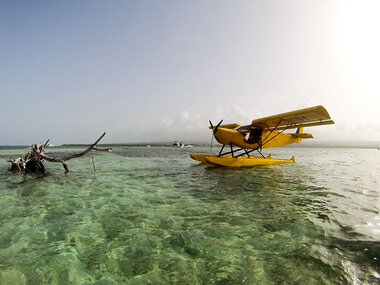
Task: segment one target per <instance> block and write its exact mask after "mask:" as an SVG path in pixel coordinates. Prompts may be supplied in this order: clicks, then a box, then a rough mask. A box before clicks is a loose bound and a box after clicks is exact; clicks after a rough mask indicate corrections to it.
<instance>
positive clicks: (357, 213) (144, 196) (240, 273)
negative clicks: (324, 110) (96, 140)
mask: <svg viewBox="0 0 380 285" xmlns="http://www.w3.org/2000/svg"><path fill="white" fill-rule="evenodd" d="M79 150H80V149H75V148H55V149H51V150H49V151H50V152H53V153H58V154H63V153H71V152H74V151H79ZM207 151H208V149H207V148H193V149H186V148H182V149H181V148H168V147H166V148H165V147H151V148H146V147H121V146H120V147H116V148H114V151H113V152H112V153H100V152H96V153H93V156H94V162H95V166H96V171H94V169H93V164H92V159H91V155H89V156H86V157H83V158H79V159H74V160H71V161H69V162H68V165H69V167H70V169H71V172H70V173H67V174H65V173H64V170H63V167H62V166H61V165H60V164H57V163H49V162H46V163H45V166H46V167H47V169H48V173H47V174H46V175H34V174H28V175H24V174H20V173H12V172H10V171H9V168H10V163H8V162H6V159H7V158H8V156H15V155H16V154H21V153H24V150H12V149H2V150H0V226H1V231H0V284H11V285H12V284H88V285H89V284H129V285H131V284H379V283H380V260H379V259H380V242H379V241H380V203H379V202H380V151H377V150H360V149H311V148H310V149H308V148H285V149H284V148H281V149H273V150H272V156H273V157H278V158H290V157H291V156H292V155H295V157H296V163H294V164H284V165H277V166H269V167H256V168H241V169H229V168H220V167H210V166H205V165H202V164H199V163H198V162H196V161H193V160H191V159H190V158H189V153H190V152H207Z"/></svg>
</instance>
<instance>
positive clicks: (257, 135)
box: [245, 129, 263, 144]
mask: <svg viewBox="0 0 380 285" xmlns="http://www.w3.org/2000/svg"><path fill="white" fill-rule="evenodd" d="M262 132H263V130H262V129H252V130H251V132H250V133H249V137H248V139H246V140H245V142H246V143H249V144H254V143H260V142H261V134H262Z"/></svg>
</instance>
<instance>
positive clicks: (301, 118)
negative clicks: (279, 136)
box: [252, 105, 334, 130]
mask: <svg viewBox="0 0 380 285" xmlns="http://www.w3.org/2000/svg"><path fill="white" fill-rule="evenodd" d="M328 124H334V121H333V120H331V118H330V115H329V113H328V112H327V111H326V109H325V108H324V107H323V106H320V105H319V106H315V107H310V108H306V109H301V110H296V111H291V112H287V113H282V114H278V115H274V116H269V117H265V118H261V119H256V120H253V121H252V126H253V127H259V128H268V129H279V130H281V129H294V128H298V127H311V126H319V125H328Z"/></svg>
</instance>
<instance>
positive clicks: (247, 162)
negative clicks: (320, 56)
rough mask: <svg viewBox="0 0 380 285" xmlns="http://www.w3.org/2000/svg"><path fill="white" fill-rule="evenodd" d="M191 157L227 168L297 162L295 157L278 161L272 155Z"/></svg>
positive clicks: (202, 155)
mask: <svg viewBox="0 0 380 285" xmlns="http://www.w3.org/2000/svg"><path fill="white" fill-rule="evenodd" d="M190 157H191V158H192V159H194V160H197V161H200V162H202V163H206V164H211V165H218V166H227V167H252V166H260V165H276V164H283V163H293V162H295V159H294V156H293V157H292V158H291V159H276V158H272V156H271V155H270V154H269V155H268V156H267V157H258V156H249V157H247V156H239V157H233V156H232V155H222V156H218V155H216V154H195V153H192V154H190Z"/></svg>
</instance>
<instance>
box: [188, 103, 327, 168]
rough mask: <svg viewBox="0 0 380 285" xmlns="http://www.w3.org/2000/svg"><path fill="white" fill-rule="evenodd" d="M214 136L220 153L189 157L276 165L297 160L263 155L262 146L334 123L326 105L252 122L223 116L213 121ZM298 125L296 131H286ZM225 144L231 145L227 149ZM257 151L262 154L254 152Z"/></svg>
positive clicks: (287, 140)
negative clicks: (228, 121)
mask: <svg viewBox="0 0 380 285" xmlns="http://www.w3.org/2000/svg"><path fill="white" fill-rule="evenodd" d="M209 122H210V129H212V131H213V136H214V137H215V139H216V140H217V141H218V142H219V143H220V144H221V145H222V148H221V149H220V151H219V154H195V153H193V154H190V157H191V158H193V159H195V160H197V161H200V162H203V163H207V164H212V165H219V166H227V167H244V166H258V165H275V164H282V163H292V162H295V159H294V156H293V157H292V158H291V159H275V158H272V157H271V155H270V154H269V155H268V156H264V154H263V153H262V149H263V148H271V147H279V146H284V145H288V144H293V143H299V142H301V141H302V139H310V138H313V136H312V134H308V133H304V132H303V128H304V127H314V126H320V125H329V124H334V121H333V120H331V118H330V115H329V113H328V112H327V111H326V109H325V108H324V107H323V106H315V107H310V108H306V109H300V110H296V111H291V112H287V113H282V114H278V115H274V116H269V117H264V118H261V119H255V120H253V121H252V123H251V124H250V125H244V126H241V125H240V124H237V123H233V124H224V125H222V122H223V120H221V121H220V122H219V123H218V124H217V125H216V126H214V125H213V124H212V123H211V121H209ZM290 129H296V131H295V132H294V133H285V131H287V130H290ZM225 146H229V149H227V150H226V151H225V152H223V151H224V149H225ZM254 151H257V152H258V153H259V154H260V156H252V155H251V153H252V152H254Z"/></svg>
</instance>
